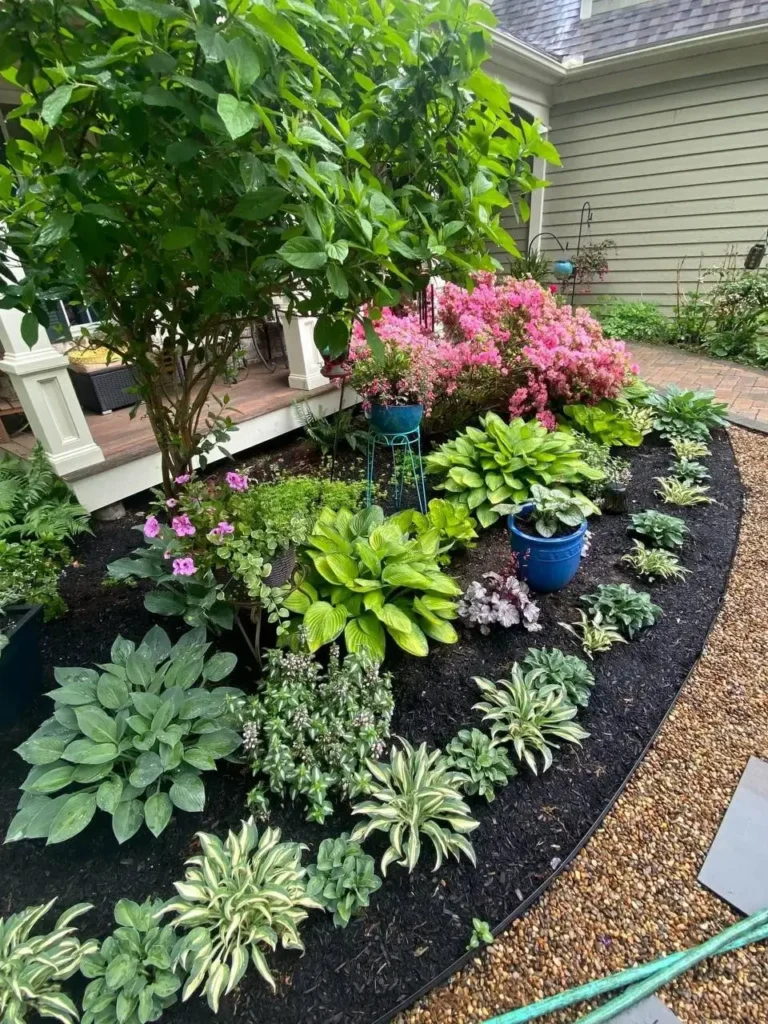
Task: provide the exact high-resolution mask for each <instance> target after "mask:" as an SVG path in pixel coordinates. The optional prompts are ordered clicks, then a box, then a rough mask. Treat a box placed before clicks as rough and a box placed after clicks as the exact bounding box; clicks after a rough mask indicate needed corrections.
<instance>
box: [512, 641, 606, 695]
mask: <svg viewBox="0 0 768 1024" xmlns="http://www.w3.org/2000/svg"><path fill="white" fill-rule="evenodd" d="M520 667H521V668H522V670H523V672H524V673H525V678H526V681H527V682H528V683H530V684H531V685H534V686H536V688H537V689H538V690H539V691H543V690H548V689H550V688H555V687H559V688H561V689H563V690H564V691H565V695H566V697H567V698H568V700H570V701H571V702H572V703H573V704H578V705H580V706H581V707H586V706H587V704H589V698H590V696H591V692H592V687H593V686H594V685H595V677H594V675H593V674H592V672H591V671H590V669H589V666H588V665H587V664H586V662H584V661H583V660H582V659H581V658H577V657H575V656H574V655H573V654H563V652H562V651H561V650H559V649H558V648H557V647H532V648H531V649H530V650H529V651H528V653H527V654H526V656H525V657H524V658H523V660H522V662H521V663H520Z"/></svg>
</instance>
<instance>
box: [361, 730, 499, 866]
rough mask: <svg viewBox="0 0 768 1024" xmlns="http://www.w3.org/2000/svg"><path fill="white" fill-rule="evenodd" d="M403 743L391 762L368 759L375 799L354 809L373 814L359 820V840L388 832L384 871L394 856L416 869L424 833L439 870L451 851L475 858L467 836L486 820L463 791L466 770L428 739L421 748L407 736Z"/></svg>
mask: <svg viewBox="0 0 768 1024" xmlns="http://www.w3.org/2000/svg"><path fill="white" fill-rule="evenodd" d="M400 744H401V745H400V747H393V748H392V750H391V752H390V757H389V764H385V763H381V762H376V761H369V762H368V770H369V771H370V773H371V775H372V776H373V783H372V786H371V794H370V799H369V800H366V801H364V802H363V803H360V804H355V806H354V807H353V808H352V813H353V814H364V815H366V817H367V818H368V820H367V821H364V822H360V823H359V824H358V825H356V826H355V830H354V831H353V833H352V839H353V841H356V842H364V840H365V839H367V838H368V836H370V835H371V834H372V833H374V832H386V833H387V835H388V837H389V847H388V848H387V850H386V852H385V854H384V856H383V857H382V858H381V873H382V875H386V873H387V868H388V867H389V865H390V864H392V863H393V862H395V863H397V864H399V865H401V866H402V867H405V868H408V871H409V873H410V872H412V871H413V869H414V868H415V867H416V865H417V864H418V862H419V857H420V856H421V845H422V836H423V837H424V839H428V840H429V841H430V842H431V843H432V846H433V848H434V851H435V854H436V858H435V865H434V868H433V870H434V871H437V870H438V868H439V867H440V865H441V864H442V863H443V860H444V859H445V858H446V857H447V856H448V855H449V854H453V856H454V857H455V858H456V859H457V860H458V859H459V856H460V854H462V853H463V854H464V855H465V856H466V857H469V859H470V860H471V861H472V863H473V864H475V863H476V861H475V851H474V848H473V846H472V844H471V843H470V841H469V839H467V836H468V835H469V833H470V832H474V830H475V829H476V828H477V827H478V826H479V824H480V823H479V822H478V821H475V819H474V818H473V817H472V814H471V812H470V809H469V807H468V806H467V804H466V803H465V801H464V799H463V797H462V795H461V790H462V788H463V785H464V781H465V779H464V778H463V777H462V774H461V773H460V772H457V771H455V770H454V769H453V768H452V767H451V766H450V764H449V763H448V761H447V760H446V759H445V757H444V755H443V754H442V752H441V751H440V750H432V751H428V750H427V745H426V743H422V744H421V746H420V747H419V748H418V749H414V748H413V747H412V746H411V744H410V743H409V742H408V741H407V740H404V739H402V740H400Z"/></svg>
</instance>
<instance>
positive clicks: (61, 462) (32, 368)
mask: <svg viewBox="0 0 768 1024" xmlns="http://www.w3.org/2000/svg"><path fill="white" fill-rule="evenodd" d="M21 317H22V315H21V313H20V312H19V311H18V310H16V309H0V344H1V345H2V347H3V349H4V350H5V357H4V358H3V359H0V370H3V371H4V372H5V373H7V374H8V376H9V377H11V379H12V380H13V384H14V387H15V389H16V394H17V395H18V396H19V401H20V402H21V405H22V407H23V409H24V413H25V415H26V417H27V419H28V420H29V425H30V426H31V427H32V432H33V433H34V435H35V437H36V438H37V440H38V441H39V442H40V443H41V444H42V446H43V448H45V450H46V452H47V453H48V458H49V459H50V461H51V465H52V466H53V467H54V468H55V470H56V472H57V473H58V474H59V475H60V476H62V475H64V474H65V473H71V472H73V471H74V470H78V469H84V468H85V467H86V466H93V465H96V464H97V463H99V462H103V461H104V453H103V452H102V450H101V448H99V446H98V445H97V444H96V443H95V441H94V440H93V438H92V437H91V432H90V430H89V429H88V424H87V423H86V421H85V416H84V415H83V410H82V409H81V408H80V403H79V402H78V400H77V396H76V395H75V391H74V388H73V387H72V381H71V380H70V379H69V372H68V370H67V365H68V362H67V358H66V356H63V355H61V353H59V352H57V351H56V349H55V348H53V346H52V345H51V343H50V341H49V340H48V335H47V334H46V333H45V331H44V330H42V328H41V329H40V330H39V331H38V336H37V341H36V343H35V344H34V345H33V346H32V347H31V348H30V347H29V346H28V345H27V343H26V342H25V341H24V339H23V338H22V336H21Z"/></svg>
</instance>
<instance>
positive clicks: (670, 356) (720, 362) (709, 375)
mask: <svg viewBox="0 0 768 1024" xmlns="http://www.w3.org/2000/svg"><path fill="white" fill-rule="evenodd" d="M630 347H631V349H632V354H633V355H634V357H635V359H636V361H637V363H638V365H639V367H640V374H641V376H642V377H644V378H645V380H647V381H648V382H649V383H650V384H653V385H655V386H656V387H665V386H666V385H668V384H677V385H678V386H679V387H684V388H692V389H694V390H696V391H714V392H715V394H716V396H717V398H718V399H719V401H721V402H726V403H727V405H728V407H729V411H730V414H731V419H732V420H733V421H734V422H735V423H742V424H743V425H744V426H746V427H751V428H752V429H755V428H762V429H764V430H766V431H768V371H765V370H756V369H753V368H752V367H749V366H740V365H739V364H738V363H732V362H730V361H728V360H726V359H710V358H708V357H707V356H703V355H699V354H698V353H696V352H685V351H683V350H681V349H679V348H672V347H671V346H669V345H641V344H631V345H630Z"/></svg>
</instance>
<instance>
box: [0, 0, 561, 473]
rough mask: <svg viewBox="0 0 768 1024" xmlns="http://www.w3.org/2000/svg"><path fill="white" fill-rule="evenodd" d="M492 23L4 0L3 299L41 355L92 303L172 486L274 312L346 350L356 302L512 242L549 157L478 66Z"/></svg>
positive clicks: (470, 16)
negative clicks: (9, 134) (127, 371)
mask: <svg viewBox="0 0 768 1024" xmlns="http://www.w3.org/2000/svg"><path fill="white" fill-rule="evenodd" d="M493 22H494V18H493V15H492V14H491V13H490V11H489V10H488V8H487V6H486V5H485V4H484V3H480V2H478V0H432V2H426V3H425V2H422V0H317V2H316V3H313V4H311V5H310V4H306V3H301V2H299V0H265V2H257V0H170V2H168V0H165V2H163V0H86V2H82V3H78V2H77V0H75V2H68V0H23V2H22V0H2V2H0V73H2V75H3V76H4V78H5V79H6V80H7V81H8V82H10V83H11V84H12V85H13V86H14V87H16V88H18V89H19V91H20V103H19V106H18V108H17V109H16V110H15V111H14V113H13V114H11V115H10V116H11V117H12V118H13V119H14V120H15V121H16V125H17V126H18V128H19V129H20V131H19V133H18V134H19V136H20V137H19V138H14V139H12V140H11V141H10V142H9V143H8V146H7V150H6V159H7V166H4V167H3V166H0V218H1V219H3V220H4V221H5V222H6V224H7V225H8V229H9V230H8V236H7V241H8V243H9V244H10V246H11V248H12V249H13V251H14V253H15V254H16V257H17V258H18V260H19V261H20V264H19V265H18V266H15V267H13V266H12V265H11V259H10V256H9V253H8V252H6V254H5V257H4V258H3V259H0V280H1V281H2V287H1V288H0V300H1V301H2V303H3V304H4V306H6V307H15V308H18V309H20V310H23V311H24V313H25V315H24V320H23V325H22V332H23V334H24V337H25V338H26V340H27V341H28V342H29V343H30V344H31V343H33V342H34V340H35V337H36V332H37V326H38V321H39V322H40V323H42V324H43V325H45V324H46V323H47V313H46V306H45V303H46V301H49V300H51V299H53V298H68V299H70V300H74V301H82V302H85V303H87V304H89V305H91V306H93V307H94V308H95V309H97V310H98V311H99V314H100V316H101V317H102V332H103V344H104V346H105V347H106V348H108V349H109V350H110V351H112V352H114V353H116V354H117V355H119V356H121V357H122V358H123V359H124V360H125V361H126V362H128V363H130V364H131V365H133V366H134V367H135V368H136V370H137V373H138V382H139V384H138V387H139V393H140V396H141V399H142V400H143V401H144V403H145V404H146V409H147V413H148V416H149V419H150V421H151V423H152V425H153V428H154V431H155V434H156V436H157V439H158V442H159V445H160V448H161V450H162V452H163V456H164V480H165V486H166V489H168V490H170V489H171V488H172V481H173V479H174V477H175V475H177V474H179V473H181V472H183V471H184V470H186V469H187V467H188V465H189V462H190V460H191V458H192V457H193V456H194V455H195V454H200V453H201V452H202V454H203V456H204V455H205V452H206V451H207V450H209V449H210V447H211V446H212V445H213V444H214V443H216V442H218V441H220V440H223V438H224V437H225V436H226V434H227V431H228V428H229V427H230V426H231V423H230V422H229V417H228V416H227V415H226V414H225V413H226V410H225V409H224V410H222V409H218V408H217V406H216V405H215V403H213V402H212V390H211V389H212V387H213V384H214V383H215V380H216V378H217V376H219V375H220V374H221V373H222V372H223V371H224V369H225V367H226V364H227V360H228V359H230V357H231V356H232V354H233V353H234V352H236V351H237V349H238V348H239V345H240V337H241V334H242V331H243V327H244V325H245V323H246V322H248V321H250V320H252V319H253V318H254V317H258V316H261V315H263V314H265V313H267V312H269V311H270V310H271V309H272V307H273V302H274V301H275V300H278V299H279V300H281V301H282V302H283V303H284V305H285V306H286V308H287V309H288V311H289V313H297V314H300V315H305V314H312V315H318V314H319V315H320V319H319V321H318V324H317V329H316V340H317V343H318V346H319V347H320V348H321V350H323V351H326V352H328V353H329V354H342V353H343V352H344V350H345V347H346V344H347V341H348V337H349V331H350V324H351V322H352V319H353V317H354V316H356V315H359V314H358V310H359V309H360V308H361V306H362V305H363V304H368V312H369V315H370V316H371V318H372V319H375V316H376V310H377V308H379V307H380V306H382V305H384V304H390V305H391V304H394V303H396V302H398V300H399V299H400V297H401V294H405V295H409V294H412V293H413V292H414V290H416V289H418V288H420V287H422V286H423V285H424V284H425V282H426V280H427V278H428V276H429V275H430V274H439V275H441V276H442V277H444V278H449V279H456V280H464V279H465V278H466V276H467V274H468V273H469V272H470V271H472V270H477V269H482V268H493V267H494V266H496V263H495V261H494V260H493V258H492V257H491V256H490V255H489V254H488V252H487V244H488V242H489V241H491V242H494V243H496V244H497V245H499V246H501V247H503V248H504V249H506V250H508V251H509V252H512V253H516V252H517V250H516V247H515V244H514V242H513V240H512V239H511V237H510V236H509V235H508V234H507V232H505V231H504V229H503V228H502V227H501V225H500V223H499V212H500V211H501V210H502V209H504V208H506V207H509V206H510V205H517V206H518V207H519V208H520V209H521V210H522V213H523V216H525V215H526V206H527V204H526V203H525V200H524V199H523V198H522V196H523V194H524V193H526V192H529V191H530V190H532V189H534V188H537V187H538V186H539V185H540V184H542V183H541V182H539V181H538V180H537V179H536V178H535V177H534V176H533V175H532V173H531V171H530V160H529V158H530V157H532V156H535V155H538V156H542V157H545V158H546V159H547V160H549V161H553V162H558V158H557V152H556V151H555V150H554V148H553V147H552V145H551V144H550V143H548V142H546V141H545V140H544V139H542V137H541V132H540V127H539V126H538V125H537V124H534V125H527V124H516V123H515V121H514V119H513V114H512V112H511V109H510V101H509V96H508V94H507V91H506V89H505V88H504V86H502V85H501V84H500V83H498V82H496V81H494V80H493V79H491V78H489V77H488V76H487V75H486V74H485V72H483V70H482V69H481V65H482V63H483V61H484V60H485V58H486V57H487V55H488V51H489V44H490V32H489V28H490V26H491V25H492V24H493ZM14 134H16V133H14ZM513 196H514V197H515V198H511V197H513ZM14 272H15V273H14ZM17 277H20V279H19V280H17ZM372 319H371V320H368V319H366V330H367V333H368V337H369V341H370V342H371V344H372V346H373V347H374V348H376V347H377V343H378V338H377V336H376V334H375V329H374V328H373V325H372ZM182 358H183V360H184V364H185V366H184V372H183V373H182V374H181V379H180V381H178V382H177V384H176V386H172V385H173V377H174V371H175V368H176V367H178V365H179V363H180V360H181V359H182Z"/></svg>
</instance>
